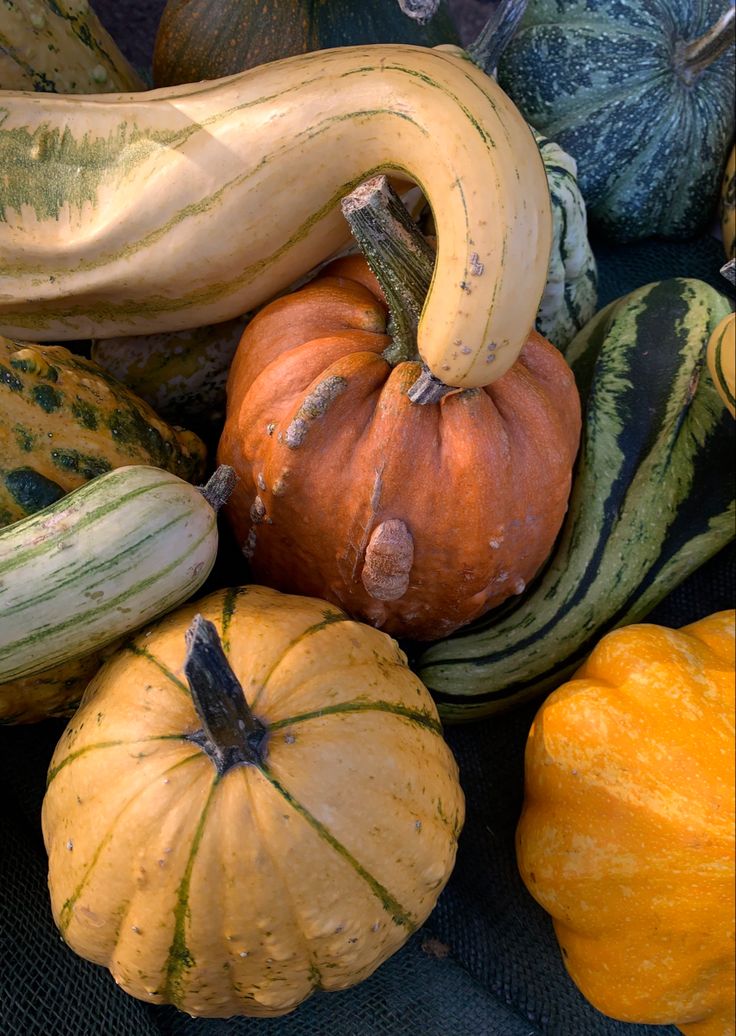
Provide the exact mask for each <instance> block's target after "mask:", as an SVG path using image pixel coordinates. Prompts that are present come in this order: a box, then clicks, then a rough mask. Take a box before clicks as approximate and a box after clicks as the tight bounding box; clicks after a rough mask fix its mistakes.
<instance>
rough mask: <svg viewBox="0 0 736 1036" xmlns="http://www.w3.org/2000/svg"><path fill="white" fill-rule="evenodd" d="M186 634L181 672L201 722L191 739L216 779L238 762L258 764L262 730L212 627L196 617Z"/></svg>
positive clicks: (261, 748)
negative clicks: (200, 728) (198, 729)
mask: <svg viewBox="0 0 736 1036" xmlns="http://www.w3.org/2000/svg"><path fill="white" fill-rule="evenodd" d="M184 636H185V641H186V645H187V657H186V660H185V662H184V673H185V675H186V678H187V683H188V684H189V689H190V691H191V692H192V701H193V702H194V707H195V709H196V710H197V715H198V716H199V718H200V720H201V721H202V730H200V731H197V733H196V734H192V735H191V737H190V740H191V741H194V742H195V743H196V744H198V745H201V747H202V748H204V750H205V752H206V753H207V755H208V756H209V757H210V759H211V760H212V762H213V763H214V764H215V767H216V769H217V772H218V774H219V775H220V776H222V775H223V774H224V773H226V772H227V771H228V770H229V769H230V768H231V767H233V766H240V765H241V764H242V763H251V764H254V765H256V766H258V765H260V763H262V762H263V747H264V746H263V741H264V738H265V736H266V728H265V727H264V726H263V724H262V723H260V722H259V721H258V720H257V719H256V718H255V716H254V715H253V713H252V712H251V711H250V707H249V705H248V702H247V701H246V700H245V695H244V694H243V688H242V687H241V686H240V682H239V681H238V678H237V676H236V675H235V673H234V672H233V670H232V667H231V666H230V663H229V662H228V660H227V656H226V655H225V652H224V651H223V650H222V644H221V642H220V638H219V636H218V635H217V630H216V628H215V625H214V623H212V622H209V620H207V619H205V618H204V616H202V615H199V614H198V615H195V616H194V619H193V620H192V624H191V625H190V627H189V629H188V630H187V632H186V633H185V635H184Z"/></svg>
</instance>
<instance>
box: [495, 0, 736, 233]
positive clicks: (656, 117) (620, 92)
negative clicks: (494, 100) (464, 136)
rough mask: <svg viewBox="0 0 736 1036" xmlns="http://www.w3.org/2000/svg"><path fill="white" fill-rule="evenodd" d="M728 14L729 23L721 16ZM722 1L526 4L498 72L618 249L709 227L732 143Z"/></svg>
mask: <svg viewBox="0 0 736 1036" xmlns="http://www.w3.org/2000/svg"><path fill="white" fill-rule="evenodd" d="M729 12H730V13H729ZM724 16H725V17H726V19H728V18H729V17H731V18H732V17H733V4H732V3H730V2H728V0H703V2H702V3H697V4H693V3H690V2H688V0H655V2H644V0H618V2H616V3H611V0H529V4H528V6H527V9H526V13H525V14H524V17H523V19H522V21H521V24H520V27H519V29H518V30H517V32H516V34H515V35H514V37H513V39H512V40H511V43H510V44H509V46H508V48H507V50H506V51H505V53H504V54H503V56H502V57H501V59H500V61H499V65H498V81H499V83H500V85H501V86H502V87H503V89H504V90H505V91H506V92H507V93H508V94H509V96H510V97H511V98H512V99H513V100H514V101H515V102H516V104H517V105H518V107H519V108H520V109H521V111H522V113H523V114H524V116H525V117H526V118H527V119H528V120H529V122H530V123H531V124H532V125H533V126H534V127H536V129H538V130H539V131H540V132H542V133H544V135H545V136H547V137H549V138H550V139H552V140H555V141H556V142H557V143H558V144H559V145H560V147H562V148H564V150H565V151H567V152H568V153H569V154H570V155H572V156H573V158H574V159H575V160H576V162H577V165H578V176H579V182H580V187H581V189H582V192H583V196H584V198H585V201H586V204H587V206H588V215H589V217H590V220H591V224H592V225H594V226H596V227H597V228H598V229H600V230H601V231H603V232H605V233H606V234H607V235H609V236H610V237H612V238H614V239H617V240H620V241H625V240H635V239H638V238H643V237H650V236H652V235H655V234H656V235H665V236H667V237H672V238H683V237H689V236H692V235H694V234H695V233H697V232H698V231H700V230H703V229H705V228H706V227H707V225H708V222H709V220H711V219H712V217H713V215H714V211H715V207H716V202H717V198H718V191H719V187H720V182H721V176H722V173H723V168H724V166H725V163H726V153H727V149H728V146H729V142H730V140H731V137H732V135H733V111H734V50H733V39H734V36H733V21H731V23H730V26H729V25H728V24H724V25H723V27H722V30H721V31H720V34H718V33H717V34H716V35H718V40H719V42H718V43H713V44H712V45H711V43H705V42H704V41H705V39H706V37H707V36H708V34H709V33H710V31H711V30H712V29H714V27H715V26H717V25H718V24H719V20H720V19H721V18H722V17H724Z"/></svg>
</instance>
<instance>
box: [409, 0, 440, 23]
mask: <svg viewBox="0 0 736 1036" xmlns="http://www.w3.org/2000/svg"><path fill="white" fill-rule="evenodd" d="M439 6H440V0H399V7H400V8H401V10H402V12H403V13H404V14H405V15H406V16H407V18H411V19H413V21H415V22H419V24H420V25H426V24H427V22H428V21H430V20H431V19H432V18H434V16H435V15H436V14H437V8H438V7H439Z"/></svg>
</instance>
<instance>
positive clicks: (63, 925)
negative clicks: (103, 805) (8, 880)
mask: <svg viewBox="0 0 736 1036" xmlns="http://www.w3.org/2000/svg"><path fill="white" fill-rule="evenodd" d="M201 755H202V754H201V752H194V753H193V754H192V755H188V756H186V758H184V759H179V760H178V762H176V763H174V764H173V765H172V766H168V767H167V768H166V769H165V770H163V771H162V773H161V774H160V776H162V777H163V776H165V775H166V774H167V773H171V772H172V771H174V770H176V769H178V767H180V766H184V765H185V764H186V763H190V762H191V761H192V760H193V759H200V758H201ZM149 790H150V785H143V787H141V788H139V790H138V791H137V792H136V793H135V794H134V795H132V796H131V797H130V798H129V799H128V800H127V802H125V804H124V805H123V806H122V807H121V809H120V811H119V812H118V813H117V814H116V816H115V819H114V821H113V822H112V824H111V825H110V827H109V828H108V830H107V831H106V833H105V834H104V835H103V836H102V839H101V840H100V842H99V843H98V845H97V848H96V849H95V851H94V853H93V854H92V859H91V860H90V862H89V864H88V866H87V869H86V870H85V872H84V874H83V875H82V878H81V880H80V882H79V884H78V885H77V887H76V888H75V889H74V891H73V892H72V894H71V895H70V896H69V898H68V899H67V900H65V902H64V904H63V905H62V908H61V910H60V911H59V922H58V924H59V931H60V932H61V934H62V935H64V933H65V932H66V929H67V927H68V925H69V922H70V921H71V912H72V910H73V909H74V904H75V903H76V902H77V900H78V899H79V897H80V896H81V894H82V891H83V889H84V887H85V885H86V884H87V881H88V880H89V878H90V876H91V874H92V871H93V869H94V867H95V866H96V864H97V861H98V860H99V858H100V855H101V854H102V852H103V850H104V849H105V848H106V847H107V846H108V845H109V844H110V841H111V840H112V837H113V835H114V833H115V826H116V824H117V822H118V820H119V819H120V817H121V816H122V815H123V813H124V812H125V810H126V809H127V808H128V807H129V806H131V805H132V804H133V803H134V802H135V801H136V799H137V798H138V797H139V796H140V795H143V794H144V793H145V792H146V791H149Z"/></svg>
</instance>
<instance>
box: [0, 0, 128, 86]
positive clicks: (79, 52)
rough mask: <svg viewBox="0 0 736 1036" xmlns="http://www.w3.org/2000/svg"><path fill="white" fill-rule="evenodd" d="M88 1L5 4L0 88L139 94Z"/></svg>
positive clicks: (9, 0) (12, 0) (8, 0)
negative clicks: (133, 91) (132, 92)
mask: <svg viewBox="0 0 736 1036" xmlns="http://www.w3.org/2000/svg"><path fill="white" fill-rule="evenodd" d="M143 87H144V83H143V80H142V79H141V78H140V76H139V75H138V74H137V73H136V72H135V71H134V69H133V68H132V66H131V65H130V63H129V62H128V60H127V59H126V58H125V57H124V56H123V55H122V54H121V52H120V51H119V50H118V47H117V45H116V44H115V41H114V40H113V38H112V36H111V35H110V34H109V32H108V31H107V30H106V29H105V28H104V27H103V25H102V24H101V22H100V20H99V18H98V17H97V15H96V14H95V12H94V11H93V9H92V8H91V7H90V6H89V3H88V0H5V2H4V3H3V7H2V15H0V90H38V91H41V92H51V93H60V94H77V93H80V94H98V93H99V94H101V93H110V92H111V91H127V90H131V91H132V90H142V89H143Z"/></svg>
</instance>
